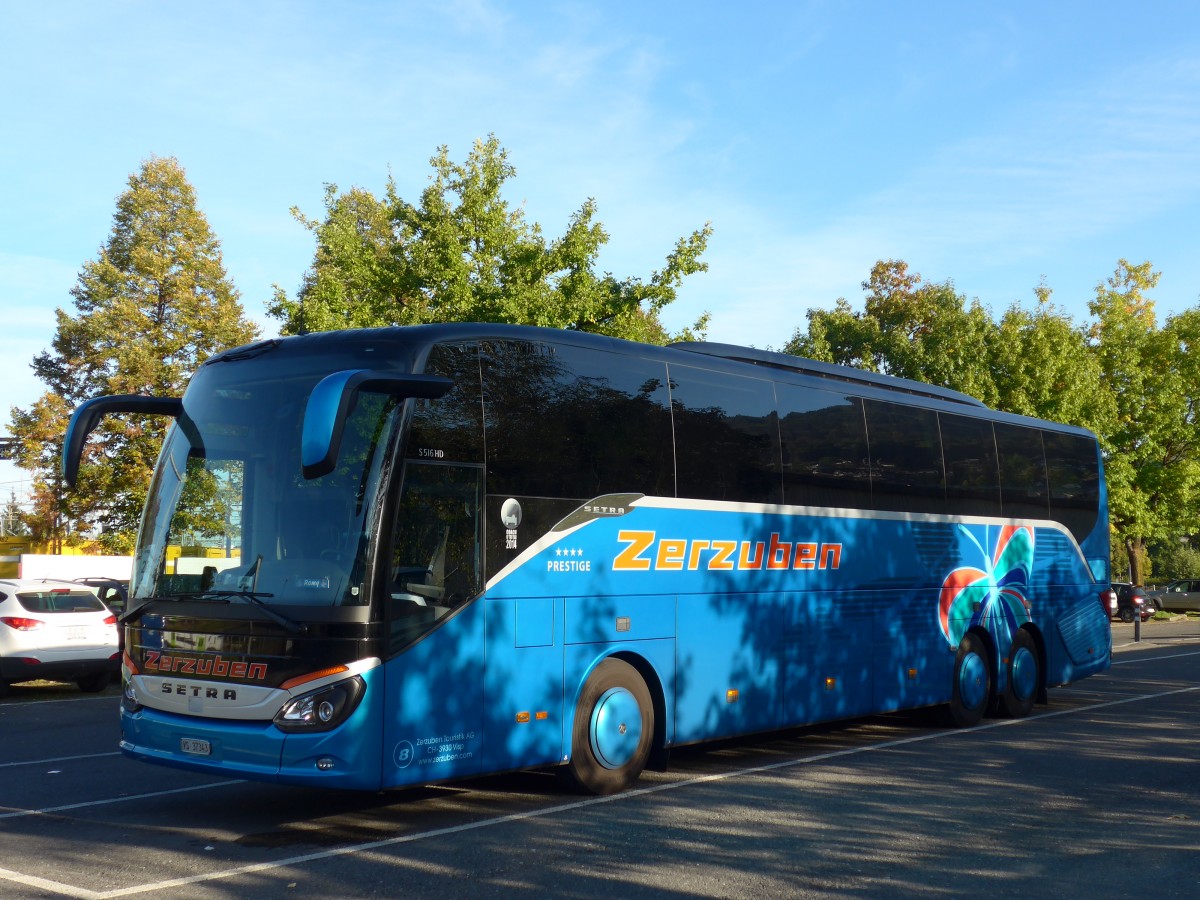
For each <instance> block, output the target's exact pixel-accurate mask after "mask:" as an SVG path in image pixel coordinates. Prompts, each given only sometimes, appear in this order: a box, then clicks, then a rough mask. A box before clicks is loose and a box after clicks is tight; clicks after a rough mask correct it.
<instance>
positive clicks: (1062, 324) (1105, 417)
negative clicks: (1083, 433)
mask: <svg viewBox="0 0 1200 900" xmlns="http://www.w3.org/2000/svg"><path fill="white" fill-rule="evenodd" d="M1034 293H1035V294H1036V296H1037V300H1038V303H1037V307H1036V308H1035V309H1034V310H1032V311H1029V310H1026V309H1025V308H1024V307H1022V306H1020V305H1019V304H1015V303H1014V304H1013V305H1012V306H1011V307H1009V309H1008V310H1007V311H1006V312H1005V314H1004V316H1003V317H1002V318H1001V320H1000V323H999V326H998V327H997V328H996V330H995V332H994V333H993V335H992V339H991V340H990V341H989V346H988V364H989V366H990V368H991V379H992V382H993V383H994V384H995V386H996V398H995V405H996V407H997V408H998V409H1002V410H1004V411H1005V412H1012V413H1018V414H1020V415H1023V416H1036V417H1037V418H1041V419H1050V420H1051V421H1055V422H1068V423H1070V424H1072V425H1082V426H1084V427H1086V428H1090V429H1092V430H1093V431H1095V432H1096V433H1097V434H1107V433H1108V432H1109V430H1110V429H1111V426H1112V421H1113V416H1114V412H1115V408H1114V403H1113V399H1112V395H1111V394H1110V393H1109V391H1108V389H1107V385H1106V384H1105V379H1104V370H1103V368H1102V367H1101V365H1100V361H1099V359H1098V358H1097V357H1096V355H1095V354H1093V353H1092V352H1091V351H1090V347H1089V344H1088V329H1087V327H1086V326H1079V325H1076V324H1075V322H1074V321H1073V320H1072V319H1071V317H1070V316H1069V315H1067V314H1066V313H1065V312H1063V311H1062V310H1060V309H1058V308H1057V307H1055V306H1054V305H1053V304H1052V303H1051V302H1050V295H1051V290H1050V288H1049V287H1047V286H1046V285H1045V284H1044V283H1043V284H1041V285H1039V286H1038V287H1037V288H1035V290H1034Z"/></svg>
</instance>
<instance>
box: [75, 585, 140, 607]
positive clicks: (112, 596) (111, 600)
mask: <svg viewBox="0 0 1200 900" xmlns="http://www.w3.org/2000/svg"><path fill="white" fill-rule="evenodd" d="M75 583H76V584H86V585H87V586H88V587H89V588H90V589H91V590H92V592H93V593H94V594H95V595H96V596H97V597H99V598H100V599H101V600H103V601H104V605H105V606H107V607H108V608H109V609H111V610H112V611H113V612H115V613H116V614H117V615H120V614H121V613H123V612H124V611H125V601H126V600H127V599H128V598H129V582H128V581H122V580H120V579H118V578H76V579H75Z"/></svg>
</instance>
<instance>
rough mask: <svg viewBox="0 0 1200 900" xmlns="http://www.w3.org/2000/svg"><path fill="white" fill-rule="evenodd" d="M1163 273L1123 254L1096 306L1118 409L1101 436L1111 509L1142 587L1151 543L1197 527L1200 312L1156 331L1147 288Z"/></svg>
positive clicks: (1098, 339)
mask: <svg viewBox="0 0 1200 900" xmlns="http://www.w3.org/2000/svg"><path fill="white" fill-rule="evenodd" d="M1159 274H1160V273H1158V272H1155V271H1153V267H1152V266H1151V264H1150V263H1149V262H1144V263H1141V264H1139V265H1131V264H1130V263H1129V262H1128V261H1126V260H1124V259H1122V260H1120V261H1119V262H1118V263H1117V268H1116V271H1115V272H1114V274H1113V276H1112V277H1111V278H1109V279H1108V280H1107V281H1105V282H1102V283H1100V284H1098V285H1097V286H1096V297H1095V299H1094V300H1093V301H1092V302H1091V304H1090V306H1089V308H1090V310H1091V313H1092V315H1093V316H1094V317H1095V320H1096V321H1095V324H1094V325H1093V327H1092V343H1093V349H1094V352H1095V354H1096V356H1097V358H1098V359H1099V361H1100V364H1101V366H1102V368H1103V370H1104V384H1105V386H1106V388H1107V390H1108V392H1109V394H1110V396H1111V397H1112V402H1113V404H1114V406H1115V416H1114V420H1113V426H1112V428H1111V429H1110V430H1109V431H1108V432H1107V433H1104V434H1102V436H1101V437H1102V440H1103V441H1104V443H1105V446H1106V449H1107V450H1108V451H1109V452H1108V459H1107V475H1108V489H1109V509H1110V512H1111V515H1112V522H1113V526H1114V529H1115V531H1116V533H1117V535H1118V537H1119V538H1120V540H1121V542H1122V544H1123V546H1124V548H1125V552H1126V553H1127V554H1128V556H1129V571H1130V578H1131V580H1133V581H1134V583H1137V584H1140V583H1142V581H1143V580H1144V579H1145V577H1146V576H1148V575H1149V569H1148V566H1147V558H1146V547H1147V544H1148V542H1150V541H1152V540H1155V539H1158V540H1169V539H1172V538H1175V539H1177V538H1179V537H1180V536H1183V535H1187V534H1190V533H1193V532H1195V531H1196V526H1195V522H1196V516H1197V511H1198V502H1200V491H1198V488H1200V454H1198V451H1200V422H1198V421H1197V403H1198V402H1200V393H1198V391H1200V359H1197V353H1200V309H1195V308H1193V309H1189V310H1186V311H1184V312H1183V313H1180V314H1179V315H1176V316H1172V317H1170V318H1168V319H1167V321H1166V323H1165V324H1164V325H1163V327H1162V328H1158V326H1157V319H1156V315H1155V311H1154V301H1153V300H1151V299H1150V298H1149V297H1148V296H1147V293H1148V292H1149V291H1152V290H1153V289H1154V288H1155V286H1156V285H1157V284H1158V279H1159Z"/></svg>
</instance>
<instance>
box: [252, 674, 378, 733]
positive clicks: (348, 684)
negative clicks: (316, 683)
mask: <svg viewBox="0 0 1200 900" xmlns="http://www.w3.org/2000/svg"><path fill="white" fill-rule="evenodd" d="M366 690H367V685H366V683H365V682H364V681H363V680H362V679H361V678H359V677H358V676H357V675H355V676H354V677H353V678H347V679H346V680H345V681H339V682H337V683H336V684H330V685H326V686H325V687H323V688H320V689H318V690H315V691H312V692H310V693H307V694H301V695H300V696H299V697H293V698H292V699H291V700H289V701H288V702H287V703H285V704H284V705H283V709H281V710H280V711H279V712H278V713H277V714H276V715H275V727H276V728H278V729H279V730H280V731H285V732H287V733H288V734H296V733H302V732H312V731H332V730H333V729H334V728H337V727H338V726H339V725H341V724H342V723H343V722H345V721H346V719H348V718H349V717H350V714H351V713H352V712H354V710H355V709H357V708H358V704H359V701H361V700H362V697H363V694H364V693H366Z"/></svg>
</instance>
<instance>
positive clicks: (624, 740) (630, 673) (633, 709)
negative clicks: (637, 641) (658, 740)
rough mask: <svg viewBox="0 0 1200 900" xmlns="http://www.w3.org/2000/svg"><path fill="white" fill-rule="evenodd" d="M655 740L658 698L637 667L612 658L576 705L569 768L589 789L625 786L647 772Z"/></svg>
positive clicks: (602, 791)
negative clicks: (655, 703) (656, 702)
mask: <svg viewBox="0 0 1200 900" xmlns="http://www.w3.org/2000/svg"><path fill="white" fill-rule="evenodd" d="M653 740H654V702H653V700H652V699H651V697H650V690H649V688H647V687H646V682H645V681H643V680H642V676H641V675H639V674H638V671H637V669H635V668H634V667H633V666H631V665H629V663H627V662H624V661H622V660H619V659H613V658H609V659H606V660H604V661H603V662H601V663H600V665H598V666H596V668H595V670H594V671H593V672H592V674H591V676H590V677H589V678H588V680H587V683H586V684H585V685H584V686H583V693H582V694H580V696H579V702H578V703H577V704H576V705H575V724H574V727H573V729H572V732H571V762H570V764H569V765H568V771H569V772H570V774H571V778H572V779H573V781H574V782H575V784H576V785H577V786H578V787H579V788H581V789H582V790H584V791H586V792H588V793H590V794H615V793H616V792H618V791H623V790H625V789H626V788H627V787H629V786H630V785H631V784H633V783H634V782H635V781H637V778H638V776H639V775H641V774H642V769H644V768H645V767H646V762H647V760H649V758H650V745H651V743H652V742H653Z"/></svg>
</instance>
